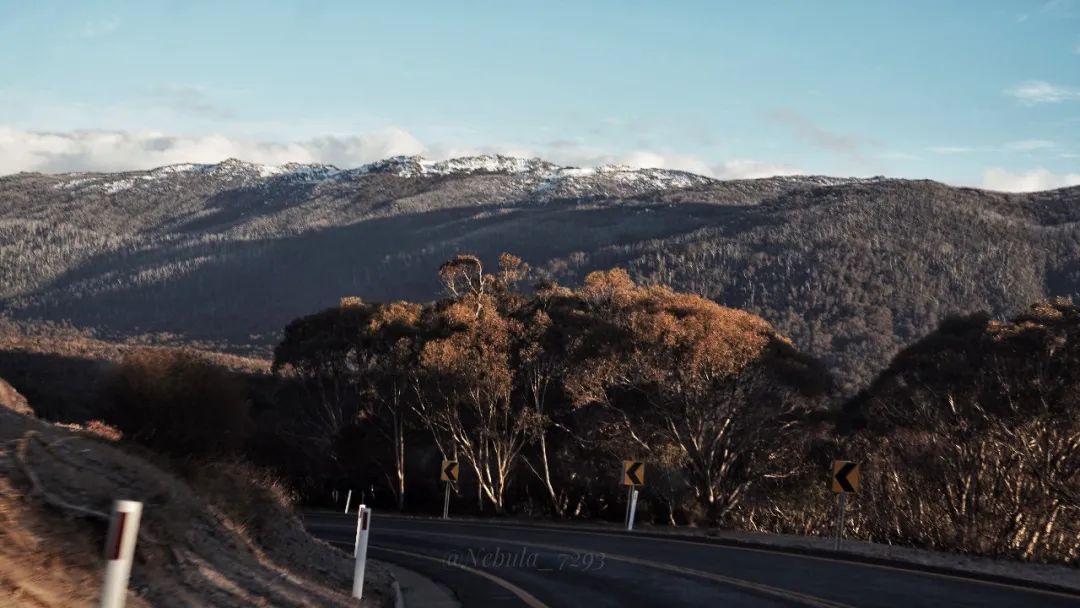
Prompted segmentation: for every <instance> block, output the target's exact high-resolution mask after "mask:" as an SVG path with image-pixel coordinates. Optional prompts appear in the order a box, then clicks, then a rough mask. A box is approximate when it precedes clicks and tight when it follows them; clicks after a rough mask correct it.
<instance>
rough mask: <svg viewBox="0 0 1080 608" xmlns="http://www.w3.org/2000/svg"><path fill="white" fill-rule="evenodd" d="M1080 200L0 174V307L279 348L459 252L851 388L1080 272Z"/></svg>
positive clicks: (419, 173)
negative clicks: (629, 279)
mask: <svg viewBox="0 0 1080 608" xmlns="http://www.w3.org/2000/svg"><path fill="white" fill-rule="evenodd" d="M1077 219H1080V189H1078V188H1073V189H1065V190H1058V191H1053V192H1046V193H1036V194H1029V195H1006V194H1000V193H992V192H984V191H979V190H971V189H959V188H951V187H948V186H944V185H942V184H937V183H934V182H925V181H904V180H884V179H877V180H845V179H834V178H820V177H784V178H770V179H763V180H746V181H734V182H720V181H715V180H711V179H708V178H704V177H701V176H696V175H692V174H687V173H681V172H675V171H661V170H629V169H625V168H611V167H609V168H602V169H597V170H583V169H574V168H566V167H556V166H554V165H551V164H549V163H544V162H543V161H538V160H528V161H526V160H521V159H509V158H504V157H479V158H473V159H457V160H455V161H449V162H446V163H437V164H432V163H425V162H423V161H421V160H419V159H414V158H397V159H390V160H387V161H383V162H380V163H376V164H374V165H369V166H367V167H363V168H360V169H353V170H347V171H340V170H337V169H336V168H333V167H327V166H304V165H290V166H285V167H276V168H270V167H262V166H257V165H250V164H246V163H242V162H239V161H226V162H225V163H221V164H218V165H187V166H176V167H166V168H162V169H157V170H154V171H149V172H134V173H124V174H109V175H102V174H68V175H61V176H49V175H40V174H19V175H14V176H7V177H0V311H3V312H5V313H6V314H8V315H10V316H12V317H14V318H16V319H20V318H23V319H26V318H29V319H35V318H43V319H50V320H59V319H69V320H71V322H73V323H74V324H76V325H81V326H93V327H95V328H98V329H99V330H101V331H103V332H104V333H106V334H119V335H131V334H141V333H155V332H171V333H176V334H179V335H181V336H183V337H185V338H192V339H200V340H214V341H219V342H223V343H225V344H227V345H230V346H232V347H238V348H247V347H251V346H256V347H265V346H267V345H270V344H272V343H273V341H274V339H275V336H276V335H277V334H278V332H279V331H280V330H281V328H282V327H283V326H284V325H285V323H287V322H288V321H289V320H291V319H293V318H295V317H297V316H299V315H302V314H305V313H307V312H309V311H311V310H316V309H319V308H321V307H324V306H326V305H329V304H332V303H334V302H336V301H337V300H338V298H339V297H340V296H342V295H359V296H361V297H363V298H364V299H367V300H385V299H398V298H409V299H414V300H416V299H419V300H424V299H429V298H432V297H434V296H435V295H437V293H438V283H437V281H436V278H435V276H434V274H433V273H432V272H431V269H432V268H435V267H437V266H438V264H439V263H440V262H442V261H443V260H446V259H448V258H450V257H452V256H453V255H454V254H456V253H459V252H472V253H476V254H479V255H480V256H482V257H485V258H487V259H491V258H493V257H494V256H495V255H496V254H497V253H499V252H502V251H511V252H513V253H515V254H517V255H519V256H521V257H522V258H524V259H525V260H526V261H527V262H529V263H530V264H532V265H533V267H534V268H536V269H537V273H538V274H540V275H550V276H554V277H555V278H557V279H558V280H560V281H562V282H567V283H576V282H577V281H578V280H579V279H580V278H581V277H582V276H583V273H584V272H586V271H588V270H593V269H597V268H608V267H611V266H614V265H620V266H624V267H626V268H628V269H629V270H630V271H631V274H632V275H633V276H634V277H635V278H636V279H638V280H641V281H645V282H649V281H655V282H664V283H670V284H671V285H673V286H674V287H676V288H677V289H680V290H686V291H693V292H697V293H701V294H704V295H707V296H709V297H712V298H715V299H717V300H718V301H720V302H721V303H723V304H725V305H728V306H732V307H739V308H746V309H748V310H750V311H752V312H754V313H757V314H759V315H761V316H762V317H764V318H765V319H767V320H768V321H769V322H771V323H772V324H773V325H775V326H776V327H777V329H778V330H779V331H781V332H782V333H784V334H785V335H788V336H791V337H792V339H794V340H795V342H796V343H797V344H798V345H799V347H800V348H802V349H804V350H807V351H809V352H811V353H813V354H815V355H818V356H820V357H823V358H824V359H825V360H826V361H827V362H828V363H829V364H830V366H832V367H833V368H834V369H835V370H836V371H837V373H838V375H839V377H840V378H841V381H842V382H843V383H844V385H845V387H846V388H848V389H853V388H854V387H856V386H858V385H859V384H861V383H863V382H865V381H866V380H867V379H868V378H869V377H870V376H871V374H872V373H873V372H874V371H875V370H876V369H879V368H880V367H882V366H884V364H885V363H886V361H888V358H889V357H890V356H891V355H892V354H893V353H895V352H896V351H897V350H898V349H899V348H900V347H901V346H902V345H904V344H906V343H909V342H911V341H912V340H913V339H916V338H918V337H920V336H922V335H924V334H926V333H927V332H929V331H930V330H931V329H933V328H934V327H936V325H937V323H938V322H939V321H940V320H941V319H942V318H944V316H945V315H946V314H949V313H957V312H969V311H974V310H988V311H990V312H991V313H992V314H994V315H999V316H1000V315H1007V314H1011V313H1015V312H1017V311H1019V310H1021V309H1022V308H1023V307H1024V306H1025V305H1026V304H1027V303H1029V302H1031V301H1034V300H1038V299H1040V298H1043V297H1047V296H1052V295H1072V294H1074V293H1076V292H1077V291H1078V287H1077V285H1078V284H1080V278H1078V277H1080V253H1078V251H1080V247H1078V245H1080V227H1078V226H1077V224H1076V221H1077Z"/></svg>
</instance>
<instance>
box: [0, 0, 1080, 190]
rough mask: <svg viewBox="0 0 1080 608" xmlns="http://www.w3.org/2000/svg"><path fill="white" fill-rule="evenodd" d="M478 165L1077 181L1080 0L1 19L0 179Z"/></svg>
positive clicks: (13, 2)
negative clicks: (501, 162)
mask: <svg viewBox="0 0 1080 608" xmlns="http://www.w3.org/2000/svg"><path fill="white" fill-rule="evenodd" d="M481 152H502V153H510V154H517V155H530V156H532V155H536V156H542V157H545V158H548V159H549V160H553V161H556V162H562V163H567V164H597V163H607V162H621V163H627V164H634V165H649V166H663V167H670V168H683V169H689V170H693V171H697V172H700V173H708V174H711V175H715V176H718V177H747V176H750V177H755V176H759V175H767V174H771V173H785V172H805V173H823V174H832V175H877V174H885V175H892V176H899V177H912V178H921V177H929V178H933V179H939V180H943V181H946V182H950V183H960V184H971V185H983V186H988V187H994V188H999V189H1011V190H1025V189H1028V190H1029V189H1038V188H1045V187H1054V186H1061V185H1066V184H1072V183H1080V0H1050V1H1042V0H1038V1H1036V0H1032V1H993V2H992V1H988V0H983V1H975V0H971V1H967V2H961V1H954V2H941V1H911V0H907V1H904V2H877V1H868V0H861V1H852V2H841V1H832V2H802V1H794V0H792V1H790V2H780V1H776V2H754V3H751V2H720V1H711V2H710V1H680V0H667V1H652V2H643V1H622V2H617V1H614V0H603V1H602V0H592V1H589V0H579V1H577V2H562V1H555V0H545V1H543V2H535V1H531V2H524V1H522V2H518V1H513V0H502V1H492V2H478V1H477V2H474V1H468V0H458V1H455V2H445V1H438V2H437V1H426V0H412V1H411V2H408V3H404V2H402V3H397V2H386V1H385V0H383V1H379V2H357V1H352V2H344V1H343V2H334V1H330V0H324V1H312V0H308V1H306V2H272V1H270V0H263V1H262V2H246V1H229V2H222V1H218V2H198V1H192V0H189V1H185V2H164V1H153V0H140V1H138V2H134V1H132V2H119V1H112V2H110V1H95V2H91V1H87V2H49V1H47V0H37V1H36V2H33V3H31V2H25V1H23V0H0V173H9V172H13V171H19V170H42V171H64V170H113V169H124V168H144V167H147V166H151V165H157V164H164V163H168V162H186V161H193V162H211V161H214V160H221V159H223V158H225V157H228V156H238V157H241V158H244V159H245V160H251V161H256V162H269V163H279V162H286V161H300V162H314V161H325V162H333V163H335V164H339V165H357V164H362V163H363V162H368V161H370V160H375V159H377V158H380V157H383V156H386V155H390V154H413V153H420V154H424V155H426V156H430V157H433V158H441V157H446V156H454V155H461V154H472V153H481Z"/></svg>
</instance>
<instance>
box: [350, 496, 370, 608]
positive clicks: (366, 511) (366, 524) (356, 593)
mask: <svg viewBox="0 0 1080 608" xmlns="http://www.w3.org/2000/svg"><path fill="white" fill-rule="evenodd" d="M356 513H357V515H356V545H355V547H354V549H353V556H354V557H355V558H356V566H355V568H354V570H353V583H352V596H353V597H354V598H356V599H360V598H361V596H362V595H363V594H364V566H365V562H366V561H367V546H368V533H369V532H370V531H371V530H370V528H371V509H370V508H368V507H365V506H364V505H360V508H359V509H357V511H356Z"/></svg>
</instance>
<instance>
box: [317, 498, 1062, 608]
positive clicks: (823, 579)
mask: <svg viewBox="0 0 1080 608" xmlns="http://www.w3.org/2000/svg"><path fill="white" fill-rule="evenodd" d="M305 523H306V525H307V527H308V529H309V530H310V531H311V533H312V534H314V535H315V536H317V537H319V538H322V539H324V540H327V541H329V542H332V543H335V544H338V545H339V546H342V547H343V548H346V549H348V550H351V547H352V543H353V540H354V538H355V529H356V528H355V526H356V516H355V515H345V514H335V513H326V512H317V513H315V512H313V513H307V514H306V515H305ZM368 555H369V556H370V557H372V558H375V559H379V560H383V561H387V562H393V563H396V564H400V565H401V566H404V567H406V568H410V569H412V570H415V571H417V572H420V573H421V574H423V575H425V576H427V577H429V578H431V579H433V580H435V581H438V582H440V583H442V584H443V585H446V586H447V587H449V588H450V589H451V590H453V592H454V593H455V594H456V595H457V597H458V599H459V601H461V603H462V605H463V606H465V607H466V608H471V607H474V606H475V607H480V608H484V607H489V606H490V607H493V608H499V607H508V608H509V607H520V606H526V607H530V608H545V607H550V608H556V607H564V606H567V607H578V606H580V607H585V608H606V607H609V606H610V607H624V606H662V607H664V608H675V607H681V606H718V607H721V606H722V607H725V608H726V607H731V608H735V607H742V606H755V607H756V606H765V607H771V606H812V607H816V608H849V607H860V608H861V607H878V606H880V607H905V608H906V607H912V606H972V607H979V608H988V607H990V608H993V607H1002V608H1005V607H1010V608H1011V607H1042V606H1046V607H1066V606H1068V607H1073V608H1076V607H1080V596H1077V595H1068V594H1060V593H1052V592H1047V591H1039V590H1032V589H1027V588H1023V587H1016V586H1011V585H1006V584H1001V583H990V582H982V581H976V580H971V579H964V578H958V577H953V576H946V575H939V574H930V573H924V572H917V571H912V570H905V569H899V568H893V567H889V566H879V565H870V564H863V563H859V562H853V561H844V560H836V559H830V558H822V557H812V556H801V555H792V554H786V553H778V552H774V551H768V550H762V549H747V548H736V547H726V546H721V545H715V544H708V543H705V542H697V541H693V540H685V539H667V538H657V537H655V536H648V537H646V536H629V535H626V534H622V533H620V532H619V531H618V530H611V531H601V530H593V529H588V530H577V529H572V530H568V529H565V528H551V529H549V528H543V527H530V526H522V525H513V524H504V523H486V522H475V521H474V522H469V521H454V520H450V521H440V520H433V519H431V520H429V519H416V518H405V517H395V516H391V515H387V514H382V513H378V514H376V515H375V516H374V517H373V520H372V526H371V537H370V543H369V547H368Z"/></svg>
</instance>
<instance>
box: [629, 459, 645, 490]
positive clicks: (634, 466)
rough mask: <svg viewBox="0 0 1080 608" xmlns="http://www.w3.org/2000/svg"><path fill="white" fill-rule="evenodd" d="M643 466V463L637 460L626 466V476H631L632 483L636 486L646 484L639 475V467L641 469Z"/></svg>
mask: <svg viewBox="0 0 1080 608" xmlns="http://www.w3.org/2000/svg"><path fill="white" fill-rule="evenodd" d="M641 466H642V463H640V462H635V463H633V464H631V465H630V466H629V467H627V468H626V477H627V478H629V479H630V483H632V484H634V485H635V486H640V485H644V482H643V481H642V480H641V478H640V477H638V475H637V472H638V469H640V468H641Z"/></svg>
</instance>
